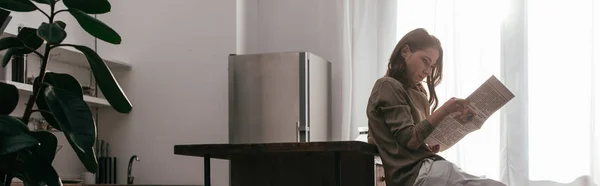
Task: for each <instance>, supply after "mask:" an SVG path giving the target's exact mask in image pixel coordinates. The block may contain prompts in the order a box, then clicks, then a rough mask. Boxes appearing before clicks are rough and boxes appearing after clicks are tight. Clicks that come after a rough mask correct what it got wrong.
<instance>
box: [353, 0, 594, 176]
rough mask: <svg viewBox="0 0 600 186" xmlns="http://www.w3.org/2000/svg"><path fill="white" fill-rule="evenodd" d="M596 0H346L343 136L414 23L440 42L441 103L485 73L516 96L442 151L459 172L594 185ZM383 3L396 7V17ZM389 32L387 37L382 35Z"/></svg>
mask: <svg viewBox="0 0 600 186" xmlns="http://www.w3.org/2000/svg"><path fill="white" fill-rule="evenodd" d="M597 1H598V0H572V1H557V0H550V1H548V0H526V1H523V0H486V1H481V0H397V1H395V0H348V1H346V3H347V4H346V5H347V6H346V10H347V12H346V16H345V18H346V20H345V22H346V24H345V25H346V29H345V31H346V32H345V36H347V37H346V40H347V43H346V45H345V46H347V47H348V48H347V50H346V52H347V53H346V54H347V55H346V58H347V59H346V60H345V61H346V62H347V63H346V64H348V65H345V66H346V67H347V68H346V69H345V71H344V72H345V73H346V74H345V75H346V78H344V79H345V83H344V87H345V90H346V91H349V93H348V94H345V95H346V97H345V98H344V99H345V100H346V101H344V103H345V105H344V109H346V110H345V111H344V113H345V115H344V116H345V117H344V125H345V130H344V131H343V132H344V133H345V136H346V138H345V139H348V138H354V137H355V136H356V127H358V126H366V125H367V123H366V116H365V113H364V106H365V104H366V99H367V98H368V93H369V91H370V90H371V86H372V84H373V82H374V80H375V79H376V78H378V77H381V76H382V75H383V73H384V71H385V68H386V66H385V65H386V64H387V62H388V61H387V60H388V59H387V58H388V57H389V55H390V52H391V50H392V49H393V47H394V45H395V44H396V42H397V41H398V40H399V39H400V37H402V36H403V35H404V34H405V33H406V32H408V31H409V30H412V29H414V28H418V27H421V28H426V29H427V30H429V31H430V32H431V33H432V34H434V35H436V36H437V37H439V38H440V40H441V41H442V45H443V48H444V52H445V53H444V77H443V81H442V84H441V85H440V86H438V88H437V91H438V97H439V98H440V101H441V102H442V103H443V102H444V101H446V100H447V99H449V98H450V97H453V96H455V97H466V96H468V94H469V93H470V92H471V91H473V90H474V89H475V88H477V86H479V85H480V84H481V83H482V82H483V81H484V80H485V79H487V78H488V77H489V76H491V75H495V76H496V77H498V78H499V79H500V80H501V81H503V82H504V83H505V84H506V85H507V87H509V89H511V91H513V93H515V95H516V97H515V99H513V100H512V101H511V102H510V103H509V104H508V105H506V106H505V107H504V108H503V109H501V110H500V111H499V112H497V113H496V114H495V115H493V116H492V117H491V118H490V119H489V120H488V121H487V122H486V124H485V125H484V127H483V128H482V129H481V130H479V131H476V132H474V133H471V134H469V135H468V136H467V137H465V138H464V139H463V140H462V141H461V142H459V144H457V145H456V146H454V147H453V148H451V149H449V150H448V151H445V152H442V153H441V155H442V156H444V157H446V158H447V159H448V160H450V161H452V162H454V163H456V164H458V165H459V166H460V167H461V168H463V169H464V170H465V171H466V172H469V173H471V174H474V175H478V176H486V177H489V178H493V179H497V180H501V181H503V182H504V183H507V184H509V185H511V186H527V185H531V186H538V185H540V186H541V185H544V186H546V185H547V186H554V185H570V186H591V185H598V184H599V183H600V153H599V149H600V143H599V140H600V126H598V123H599V121H600V119H598V118H600V117H599V116H600V111H599V109H598V108H600V75H598V74H599V73H600V64H598V63H599V62H600V57H599V56H600V55H599V54H600V47H597V46H600V45H599V44H600V29H598V28H599V26H600V13H597V12H599V11H600V2H597ZM386 5H387V6H386ZM389 5H394V6H395V7H396V12H395V13H396V14H395V16H390V15H389V14H390V12H393V11H392V10H389ZM386 8H387V9H386ZM382 15H384V16H382ZM392 22H393V23H392ZM390 25H395V28H389V26H390ZM390 31H394V32H395V33H396V35H395V37H393V38H390V37H382V36H389V32H390ZM382 33H383V34H382ZM386 34H387V35H386Z"/></svg>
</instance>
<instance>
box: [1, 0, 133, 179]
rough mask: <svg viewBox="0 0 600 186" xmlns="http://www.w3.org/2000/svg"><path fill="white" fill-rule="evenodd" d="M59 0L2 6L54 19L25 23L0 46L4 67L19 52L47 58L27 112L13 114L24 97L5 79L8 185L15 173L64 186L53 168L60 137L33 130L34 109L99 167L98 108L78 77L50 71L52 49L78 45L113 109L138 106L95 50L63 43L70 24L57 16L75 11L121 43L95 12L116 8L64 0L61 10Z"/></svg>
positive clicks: (6, 0)
mask: <svg viewBox="0 0 600 186" xmlns="http://www.w3.org/2000/svg"><path fill="white" fill-rule="evenodd" d="M58 1H60V0H0V11H11V12H36V13H41V14H44V15H45V16H46V17H47V18H48V22H42V23H41V24H40V26H39V27H38V28H29V27H24V28H21V29H20V30H19V32H18V34H17V36H16V37H7V38H2V39H0V51H2V50H6V54H5V55H4V58H3V59H2V67H3V68H4V67H5V66H6V64H8V63H9V62H10V59H11V56H13V55H23V54H29V55H37V56H39V57H40V58H41V59H42V60H41V68H40V69H39V75H38V76H37V77H36V79H35V81H34V83H33V91H32V93H31V95H30V96H29V99H28V101H27V102H26V107H25V111H24V112H23V114H22V117H13V116H10V114H11V113H12V112H13V111H14V109H15V108H16V106H17V104H18V102H19V92H18V90H17V88H16V87H15V86H14V85H12V84H7V83H0V176H1V177H0V178H3V179H0V182H3V183H4V185H5V186H8V185H10V184H11V181H12V179H13V178H15V177H16V178H19V179H21V180H22V181H23V183H24V184H25V185H49V186H53V185H62V182H61V179H60V178H59V176H58V174H57V173H56V171H55V169H54V168H53V167H52V161H53V159H54V156H55V152H56V146H57V138H56V136H54V134H53V133H50V132H46V131H30V130H29V128H28V127H27V125H26V124H27V123H28V121H29V119H30V117H31V114H32V113H34V112H39V113H40V114H41V115H42V117H43V118H44V119H45V120H46V121H47V122H48V123H49V124H50V125H51V126H52V127H53V128H55V129H57V130H59V131H62V133H64V135H65V136H66V138H67V140H68V142H69V144H70V145H71V147H72V148H73V150H74V151H75V152H76V154H77V156H78V158H79V160H80V161H81V163H82V164H83V165H84V166H85V168H86V169H87V171H89V172H92V173H96V172H97V169H98V162H97V160H96V154H95V152H94V148H93V146H94V144H95V141H96V138H97V134H96V131H97V128H96V124H95V121H94V119H93V117H92V116H93V115H92V112H91V110H90V107H89V106H88V105H87V103H86V102H85V101H84V100H83V93H82V87H81V85H80V84H79V82H78V81H77V80H76V79H75V78H74V77H73V76H71V75H69V74H65V73H54V72H47V71H46V67H47V65H48V62H49V54H50V51H51V50H52V49H54V48H56V47H72V48H74V49H77V50H79V51H81V52H82V53H83V54H84V55H85V57H86V59H87V62H88V63H89V65H90V69H91V70H92V73H93V75H94V78H95V80H96V82H97V84H98V87H99V88H100V90H101V91H102V93H103V94H104V96H105V98H106V100H107V101H108V102H109V103H110V105H111V106H112V108H114V109H115V110H116V111H118V112H120V113H129V112H130V111H131V109H132V105H131V103H130V102H129V100H128V98H127V96H126V95H125V94H124V93H123V91H122V90H121V88H120V85H119V84H118V82H117V81H116V80H115V78H114V77H113V74H112V72H111V71H110V69H109V68H108V67H107V65H106V64H105V63H104V61H103V60H102V59H101V58H100V56H99V55H98V54H97V53H96V52H95V51H94V50H92V49H90V48H88V47H86V46H82V45H75V44H67V43H63V41H64V39H65V38H66V37H67V33H66V31H65V30H64V29H65V27H66V26H67V24H66V23H65V22H63V21H61V20H57V19H56V17H55V16H56V15H57V14H59V13H68V14H71V15H72V16H73V17H74V18H75V19H76V20H77V23H78V24H79V25H80V26H81V27H82V28H83V29H84V30H85V31H86V32H87V33H89V34H90V35H92V36H94V37H95V38H98V39H100V40H103V41H106V42H108V43H112V44H115V45H117V44H120V43H121V37H120V36H119V34H118V33H117V32H115V31H114V30H113V29H112V28H110V27H109V26H107V25H105V24H104V23H102V22H101V21H100V20H98V19H96V18H94V17H92V16H90V14H105V13H108V12H110V9H111V5H110V3H109V2H108V0H63V1H62V3H63V4H64V5H65V7H66V9H61V10H58V9H57V7H56V5H57V3H58ZM39 6H48V7H49V8H50V11H43V10H42V9H40V8H39ZM34 105H35V106H37V108H36V109H34Z"/></svg>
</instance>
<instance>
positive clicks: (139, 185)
mask: <svg viewBox="0 0 600 186" xmlns="http://www.w3.org/2000/svg"><path fill="white" fill-rule="evenodd" d="M64 186H67V185H64ZM81 186H202V185H168V184H133V185H127V184H83V185H81Z"/></svg>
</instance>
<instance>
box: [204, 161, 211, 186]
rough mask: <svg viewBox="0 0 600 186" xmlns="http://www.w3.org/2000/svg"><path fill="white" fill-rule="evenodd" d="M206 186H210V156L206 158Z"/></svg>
mask: <svg viewBox="0 0 600 186" xmlns="http://www.w3.org/2000/svg"><path fill="white" fill-rule="evenodd" d="M204 185H205V186H210V155H206V156H204Z"/></svg>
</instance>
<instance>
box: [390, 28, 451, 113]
mask: <svg viewBox="0 0 600 186" xmlns="http://www.w3.org/2000/svg"><path fill="white" fill-rule="evenodd" d="M405 47H409V49H410V50H411V51H412V52H415V51H418V50H424V49H426V48H429V47H434V48H435V49H437V50H438V51H439V53H440V57H439V58H438V60H437V62H436V65H435V67H433V69H432V72H431V75H429V76H427V88H428V89H429V104H430V105H431V106H432V109H431V110H432V111H434V110H435V109H436V108H437V106H438V98H437V94H436V93H435V87H436V86H437V85H438V84H440V82H441V81H442V67H443V56H444V51H443V50H442V45H441V43H440V40H439V39H438V38H436V37H435V36H433V35H430V34H429V33H428V32H427V31H426V30H425V29H423V28H417V29H414V30H412V31H410V32H408V33H407V34H406V35H404V37H402V39H400V41H398V44H396V48H395V49H394V52H393V53H392V56H391V57H390V61H389V63H388V70H387V75H388V76H389V77H392V78H394V79H396V80H398V81H400V82H402V84H403V85H404V86H411V87H413V86H415V85H414V84H413V83H412V82H410V81H409V80H408V78H409V77H407V75H406V74H407V73H406V60H405V59H404V57H402V49H404V48H405Z"/></svg>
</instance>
